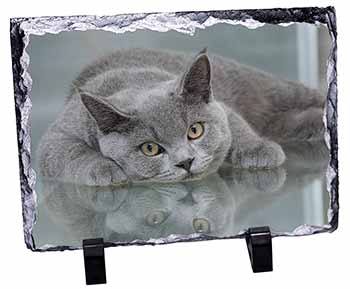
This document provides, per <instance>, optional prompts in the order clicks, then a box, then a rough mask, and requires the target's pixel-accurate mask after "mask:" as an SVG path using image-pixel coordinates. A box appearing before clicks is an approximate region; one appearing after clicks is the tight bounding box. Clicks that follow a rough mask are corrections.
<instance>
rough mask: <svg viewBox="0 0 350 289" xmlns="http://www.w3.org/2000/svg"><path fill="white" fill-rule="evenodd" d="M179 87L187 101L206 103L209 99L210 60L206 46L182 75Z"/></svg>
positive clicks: (210, 93)
mask: <svg viewBox="0 0 350 289" xmlns="http://www.w3.org/2000/svg"><path fill="white" fill-rule="evenodd" d="M179 89H180V91H179V92H180V95H181V96H183V97H184V98H185V100H186V102H187V103H190V104H196V103H201V102H205V103H208V102H209V101H210V100H211V97H212V91H211V72H210V61H209V58H208V55H207V50H206V48H205V49H203V50H202V51H201V52H199V54H198V55H197V56H196V58H195V60H194V61H193V62H192V64H191V65H190V66H189V68H188V69H187V70H186V72H185V73H184V75H183V76H182V78H181V81H180V85H179Z"/></svg>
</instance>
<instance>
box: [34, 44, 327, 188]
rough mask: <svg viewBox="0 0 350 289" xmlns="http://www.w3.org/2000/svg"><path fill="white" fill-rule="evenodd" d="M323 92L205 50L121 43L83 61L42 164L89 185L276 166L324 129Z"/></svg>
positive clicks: (52, 173) (44, 144)
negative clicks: (295, 144) (287, 146)
mask: <svg viewBox="0 0 350 289" xmlns="http://www.w3.org/2000/svg"><path fill="white" fill-rule="evenodd" d="M323 106H324V97H322V96H321V95H320V94H319V93H318V92H317V91H316V90H312V89H309V88H306V87H304V86H303V85H301V84H298V83H294V82H290V81H285V80H280V79H277V78H276V77H274V76H272V75H269V74H267V73H265V72H262V71H258V70H256V69H254V68H250V67H247V66H244V65H241V64H238V63H236V62H235V61H234V60H231V59H227V58H223V57H220V56H216V55H212V56H210V60H209V56H208V54H207V51H206V50H202V51H201V52H200V53H199V54H197V55H195V56H194V55H186V54H183V53H177V52H171V51H157V50H146V49H128V50H119V51H116V52H115V53H113V54H112V55H110V56H107V57H104V58H102V59H100V60H98V61H96V62H95V63H93V64H91V65H90V66H88V67H87V68H85V69H84V70H83V71H82V72H81V74H80V75H79V76H78V78H77V79H76V80H75V81H74V82H73V85H72V90H71V94H70V96H69V97H68V98H67V100H66V103H65V107H64V110H63V112H62V113H61V114H60V115H59V116H58V118H57V120H56V121H55V122H54V123H53V124H52V125H51V126H50V128H49V129H48V131H47V132H46V134H45V135H44V136H43V138H42V140H41V143H40V145H39V149H38V153H39V162H40V173H41V174H42V175H44V176H47V177H53V178H58V179H62V180H64V181H69V182H75V183H80V184H87V185H110V184H112V183H121V182H125V181H160V182H163V181H164V182H169V181H179V180H187V179H195V178H202V177H203V176H205V175H208V174H211V173H213V172H215V171H217V170H218V169H219V167H220V166H221V165H222V163H223V162H224V161H225V160H228V161H229V162H230V163H231V164H232V165H233V166H234V167H237V168H273V167H278V166H279V165H281V164H282V163H283V162H284V160H285V154H284V152H283V149H282V147H281V146H280V144H282V143H285V142H291V141H313V140H317V139H321V138H322V135H323V130H324V129H323V127H324V125H323V121H322V116H323Z"/></svg>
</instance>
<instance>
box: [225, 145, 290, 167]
mask: <svg viewBox="0 0 350 289" xmlns="http://www.w3.org/2000/svg"><path fill="white" fill-rule="evenodd" d="M231 158H232V163H233V165H234V166H235V167H237V168H247V169H251V168H253V169H254V168H275V167H278V166H280V165H281V164H282V163H283V162H284V161H285V159H286V156H285V154H284V152H283V149H282V148H281V146H280V145H279V144H277V143H275V142H273V141H268V140H261V141H259V142H257V143H255V144H253V145H250V146H247V147H243V148H241V149H237V150H236V151H233V152H232V156H231Z"/></svg>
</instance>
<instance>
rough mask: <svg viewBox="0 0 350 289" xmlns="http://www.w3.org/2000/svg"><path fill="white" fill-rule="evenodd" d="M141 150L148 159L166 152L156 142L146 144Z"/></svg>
mask: <svg viewBox="0 0 350 289" xmlns="http://www.w3.org/2000/svg"><path fill="white" fill-rule="evenodd" d="M140 148H141V151H142V152H143V153H144V154H145V155H146V156H148V157H153V156H156V155H159V154H161V153H162V152H163V151H164V149H163V148H162V147H161V146H160V145H159V144H156V143H155V142H145V143H143V144H142V145H141V147H140Z"/></svg>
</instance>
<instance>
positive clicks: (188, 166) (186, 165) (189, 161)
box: [175, 158, 194, 173]
mask: <svg viewBox="0 0 350 289" xmlns="http://www.w3.org/2000/svg"><path fill="white" fill-rule="evenodd" d="M193 161H194V158H188V159H186V160H184V161H182V162H179V163H178V164H176V165H175V166H176V167H178V168H182V169H184V170H185V171H187V172H188V173H189V172H190V169H191V166H192V163H193Z"/></svg>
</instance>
